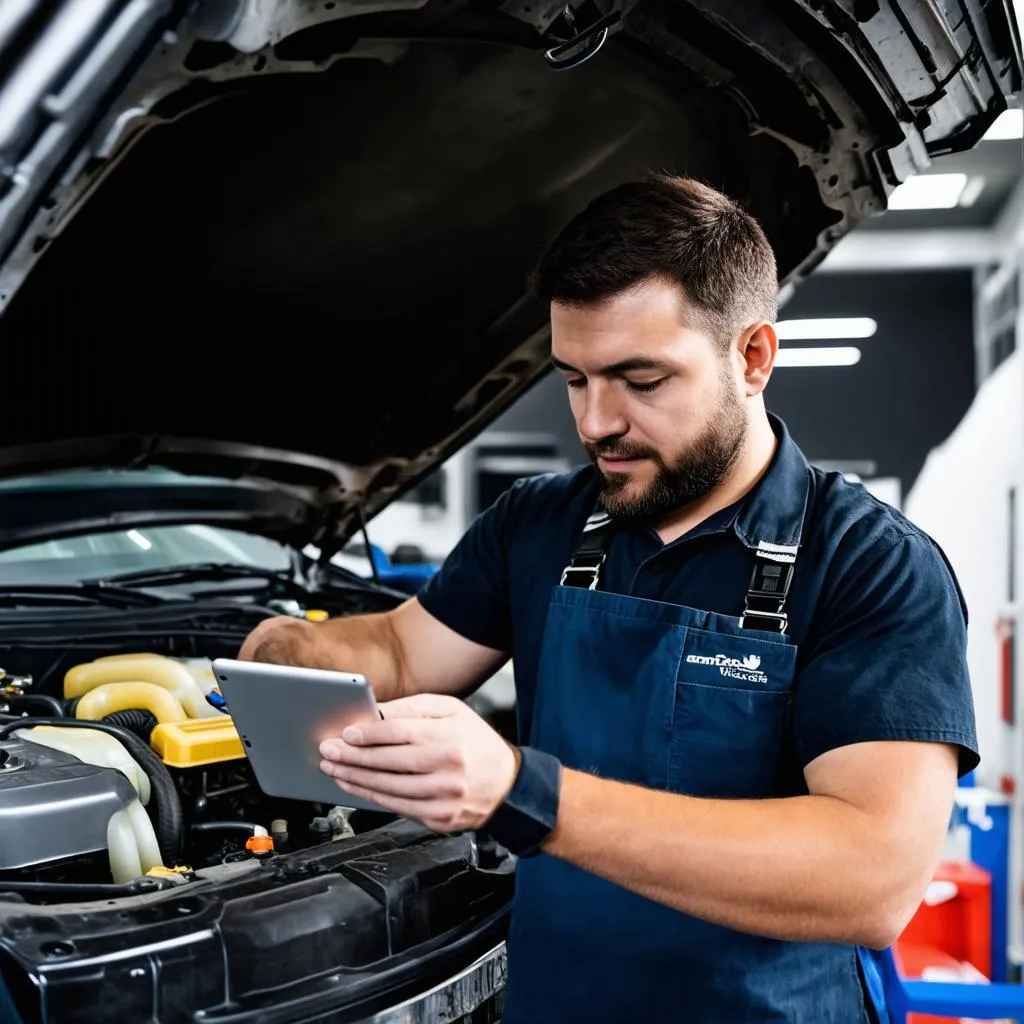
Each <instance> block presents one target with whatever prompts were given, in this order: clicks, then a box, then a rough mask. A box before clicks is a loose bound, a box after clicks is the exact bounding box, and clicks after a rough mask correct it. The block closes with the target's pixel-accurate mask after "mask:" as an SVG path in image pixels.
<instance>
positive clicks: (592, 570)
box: [560, 551, 605, 590]
mask: <svg viewBox="0 0 1024 1024" xmlns="http://www.w3.org/2000/svg"><path fill="white" fill-rule="evenodd" d="M588 559H592V560H593V564H592V565H577V564H576V563H577V562H582V561H586V560H588ZM604 559H605V554H604V552H603V551H602V552H601V553H600V554H596V555H577V556H576V557H575V558H574V559H573V560H572V564H571V565H567V566H566V567H565V568H564V569H563V570H562V579H561V581H560V586H563V587H566V586H568V587H579V588H581V589H583V588H585V589H587V590H597V581H598V578H599V577H600V575H601V566H602V565H604ZM569 573H589V574H590V579H589V580H587V581H586V582H584V583H577V582H575V580H574V582H571V583H570V582H567V581H568V579H569Z"/></svg>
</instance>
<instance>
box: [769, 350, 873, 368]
mask: <svg viewBox="0 0 1024 1024" xmlns="http://www.w3.org/2000/svg"><path fill="white" fill-rule="evenodd" d="M859 362H860V349H859V348H854V347H853V346H852V345H850V346H845V345H837V346H835V347H834V348H781V349H779V352H778V355H776V357H775V365H776V366H853V365H855V364H856V363H859Z"/></svg>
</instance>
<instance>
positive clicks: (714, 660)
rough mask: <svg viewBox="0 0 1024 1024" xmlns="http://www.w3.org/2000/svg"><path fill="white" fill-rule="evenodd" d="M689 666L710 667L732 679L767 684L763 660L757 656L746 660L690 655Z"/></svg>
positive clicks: (721, 655)
mask: <svg viewBox="0 0 1024 1024" xmlns="http://www.w3.org/2000/svg"><path fill="white" fill-rule="evenodd" d="M686 662H687V664H688V665H710V666H714V667H715V668H717V669H718V671H719V673H720V674H721V675H723V676H727V677H728V678H730V679H739V680H742V681H743V682H745V683H767V682H768V675H767V673H765V672H762V671H761V659H760V658H759V657H758V656H757V655H756V654H748V655H747V656H746V657H745V658H743V659H742V660H740V659H739V658H727V657H726V656H725V655H724V654H716V655H714V657H712V656H710V655H706V654H688V655H687V656H686Z"/></svg>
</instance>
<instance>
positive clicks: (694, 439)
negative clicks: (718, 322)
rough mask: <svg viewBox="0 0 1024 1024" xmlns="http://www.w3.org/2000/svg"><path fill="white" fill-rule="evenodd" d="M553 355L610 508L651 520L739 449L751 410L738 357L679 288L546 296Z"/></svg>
mask: <svg viewBox="0 0 1024 1024" xmlns="http://www.w3.org/2000/svg"><path fill="white" fill-rule="evenodd" d="M551 355H552V362H554V364H555V366H556V367H558V369H559V370H560V371H561V372H562V375H563V376H564V377H565V380H566V384H567V385H568V389H569V403H570V406H571V407H572V412H573V416H574V417H575V418H576V429H577V431H578V432H579V435H580V440H581V441H582V442H583V444H584V446H585V447H586V449H587V451H588V452H589V454H590V457H591V458H592V459H593V460H594V463H595V465H596V466H597V468H598V470H599V471H600V473H601V475H602V476H603V477H604V480H605V489H604V493H603V501H604V507H605V508H606V509H607V510H608V512H609V513H611V514H612V515H613V516H615V517H617V518H621V519H630V518H638V517H644V518H652V519H654V520H657V519H658V518H659V517H662V516H664V515H666V514H667V513H669V512H672V511H674V510H675V509H678V508H681V507H683V506H685V505H688V504H690V503H691V502H694V501H696V500H698V499H699V498H702V497H704V495H706V494H708V493H709V492H710V491H711V490H713V489H714V488H715V486H716V485H717V484H718V483H719V482H720V481H721V480H722V479H723V478H724V477H725V475H726V474H727V473H728V471H729V469H730V468H731V467H732V465H733V464H734V462H735V461H736V459H737V457H738V456H739V454H740V452H741V450H742V447H743V444H744V441H745V440H746V433H747V413H746V409H745V406H744V401H743V398H742V394H741V391H740V387H739V381H738V379H737V377H736V370H735V368H734V364H733V362H732V360H731V358H730V357H729V355H727V354H726V353H724V352H723V351H722V349H721V346H720V345H719V343H718V342H717V341H716V339H715V338H714V337H712V336H711V335H710V334H708V333H707V332H706V331H705V330H703V329H701V327H700V326H698V324H697V321H696V319H695V318H694V316H693V313H692V311H691V310H690V309H689V307H688V303H687V301H686V299H685V298H684V296H683V294H682V292H681V291H680V289H678V288H677V287H675V286H673V285H671V284H669V283H667V282H663V281H650V282H645V283H644V284H642V285H639V286H637V287H635V288H632V289H630V290H629V291H627V292H623V293H621V294H620V295H617V296H615V297H614V298H612V299H609V300H607V301H606V302H604V303H602V304H600V305H597V306H591V307H572V306H568V305H563V304H561V303H557V302H556V303H552V306H551Z"/></svg>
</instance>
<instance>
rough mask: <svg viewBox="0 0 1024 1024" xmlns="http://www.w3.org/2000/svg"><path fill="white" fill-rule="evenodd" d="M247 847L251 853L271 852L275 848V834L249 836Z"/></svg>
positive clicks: (246, 842)
mask: <svg viewBox="0 0 1024 1024" xmlns="http://www.w3.org/2000/svg"><path fill="white" fill-rule="evenodd" d="M245 848H246V849H247V850H248V851H249V852H250V853H270V852H271V851H272V850H273V849H274V837H273V836H249V838H248V839H246V841H245Z"/></svg>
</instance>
